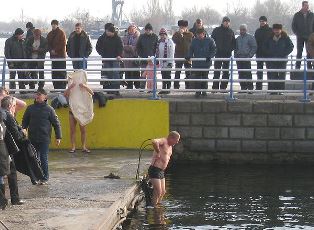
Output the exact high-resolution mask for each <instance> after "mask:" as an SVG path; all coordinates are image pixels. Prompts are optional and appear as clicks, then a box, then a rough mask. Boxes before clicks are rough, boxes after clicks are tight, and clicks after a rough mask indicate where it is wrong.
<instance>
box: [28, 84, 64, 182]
mask: <svg viewBox="0 0 314 230" xmlns="http://www.w3.org/2000/svg"><path fill="white" fill-rule="evenodd" d="M51 126H53V128H54V130H55V137H56V145H57V146H59V145H60V143H61V138H62V134H61V125H60V121H59V119H58V116H57V115H56V112H55V110H54V109H53V108H52V107H51V106H50V105H48V103H47V91H46V90H45V89H38V90H37V92H36V95H35V102H34V104H32V105H30V106H28V107H27V108H26V111H25V113H24V115H23V119H22V127H23V129H24V130H26V129H27V131H28V138H29V140H30V141H31V143H32V145H33V146H34V147H35V149H36V151H37V152H38V153H39V156H40V161H41V167H42V170H43V173H44V179H43V180H42V181H41V184H46V183H47V181H48V179H49V171H48V153H49V144H50V142H51V131H52V128H51Z"/></svg>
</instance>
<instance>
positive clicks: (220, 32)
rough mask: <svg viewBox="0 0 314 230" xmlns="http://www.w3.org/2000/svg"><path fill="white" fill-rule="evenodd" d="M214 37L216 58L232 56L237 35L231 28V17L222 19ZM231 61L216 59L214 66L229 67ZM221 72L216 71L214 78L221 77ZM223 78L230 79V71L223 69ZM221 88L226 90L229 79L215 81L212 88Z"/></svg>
mask: <svg viewBox="0 0 314 230" xmlns="http://www.w3.org/2000/svg"><path fill="white" fill-rule="evenodd" d="M212 38H213V39H214V41H215V43H216V46H217V52H216V55H215V57H216V58H230V57H231V54H232V51H233V50H234V49H235V44H236V40H235V35H234V32H233V30H232V29H230V18H228V17H224V18H223V20H222V24H221V26H219V27H216V28H215V29H214V30H213V32H212ZM229 63H230V62H229V61H215V63H214V68H215V69H219V70H220V69H221V67H222V68H223V69H229ZM220 72H221V71H215V72H214V79H220ZM222 79H223V80H229V71H228V70H227V71H223V74H222ZM219 85H220V89H222V90H225V89H226V88H227V86H228V81H222V82H218V81H215V82H213V87H212V89H219Z"/></svg>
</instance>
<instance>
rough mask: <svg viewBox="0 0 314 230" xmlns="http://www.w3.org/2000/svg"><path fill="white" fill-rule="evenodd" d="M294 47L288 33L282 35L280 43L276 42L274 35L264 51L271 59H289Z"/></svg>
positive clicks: (265, 44)
mask: <svg viewBox="0 0 314 230" xmlns="http://www.w3.org/2000/svg"><path fill="white" fill-rule="evenodd" d="M293 48H294V45H293V43H292V41H291V39H290V38H289V36H288V35H287V33H286V32H282V33H281V37H280V39H279V40H278V41H275V40H274V35H272V36H271V37H270V38H268V40H267V41H266V42H265V43H264V50H265V53H266V56H267V57H269V58H287V57H288V55H289V54H290V53H291V52H292V51H293Z"/></svg>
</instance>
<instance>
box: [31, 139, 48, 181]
mask: <svg viewBox="0 0 314 230" xmlns="http://www.w3.org/2000/svg"><path fill="white" fill-rule="evenodd" d="M32 144H33V145H34V147H35V149H36V150H37V152H38V154H39V158H40V162H41V168H42V170H43V174H44V181H48V180H49V170H48V152H49V143H32Z"/></svg>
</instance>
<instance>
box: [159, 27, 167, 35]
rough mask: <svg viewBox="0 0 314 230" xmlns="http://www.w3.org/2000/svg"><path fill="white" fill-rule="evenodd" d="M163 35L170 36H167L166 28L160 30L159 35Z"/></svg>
mask: <svg viewBox="0 0 314 230" xmlns="http://www.w3.org/2000/svg"><path fill="white" fill-rule="evenodd" d="M162 34H165V35H168V34H167V30H166V29H165V28H161V29H160V31H159V35H162Z"/></svg>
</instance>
